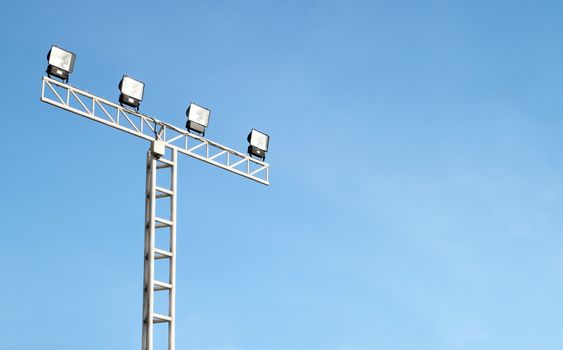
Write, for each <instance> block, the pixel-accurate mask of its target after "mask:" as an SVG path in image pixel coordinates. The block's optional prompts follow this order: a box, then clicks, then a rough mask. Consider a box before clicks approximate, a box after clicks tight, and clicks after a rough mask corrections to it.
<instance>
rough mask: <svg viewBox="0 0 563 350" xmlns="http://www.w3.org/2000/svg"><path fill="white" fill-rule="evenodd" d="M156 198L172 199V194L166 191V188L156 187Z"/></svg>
mask: <svg viewBox="0 0 563 350" xmlns="http://www.w3.org/2000/svg"><path fill="white" fill-rule="evenodd" d="M155 190H156V192H157V193H156V198H163V197H172V195H173V194H174V192H172V191H170V190H167V189H166V188H162V187H158V186H156V188H155Z"/></svg>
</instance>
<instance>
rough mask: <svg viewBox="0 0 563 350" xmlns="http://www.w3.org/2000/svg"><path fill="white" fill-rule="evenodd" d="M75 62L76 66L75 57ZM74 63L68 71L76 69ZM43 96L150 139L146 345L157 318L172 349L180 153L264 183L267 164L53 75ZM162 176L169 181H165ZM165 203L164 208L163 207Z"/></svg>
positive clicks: (151, 339)
mask: <svg viewBox="0 0 563 350" xmlns="http://www.w3.org/2000/svg"><path fill="white" fill-rule="evenodd" d="M49 63H50V64H51V60H50V62H49ZM71 64H72V65H74V57H72V61H71ZM72 65H71V66H70V69H68V68H67V71H69V72H70V71H72ZM49 69H50V70H48V73H50V74H54V75H57V71H56V69H58V68H57V67H55V68H51V65H50V66H49ZM53 69H54V71H53ZM69 72H66V71H63V73H62V75H63V76H62V78H63V80H65V81H67V80H68V73H69ZM64 73H66V79H64V78H65V76H64ZM59 77H60V78H61V76H59ZM41 101H43V102H46V103H48V104H51V105H53V106H56V107H59V108H62V109H64V110H66V111H70V112H73V113H75V114H78V115H80V116H83V117H85V118H88V119H90V120H93V121H96V122H99V123H101V124H104V125H107V126H111V127H113V128H115V129H118V130H121V131H124V132H126V133H129V134H131V135H134V136H137V137H140V138H142V139H145V140H147V141H150V142H151V146H150V149H149V151H148V153H147V164H146V181H147V182H146V192H145V195H146V199H145V248H144V266H145V268H144V278H143V317H142V325H143V326H142V327H143V332H142V350H153V344H154V336H153V333H154V327H155V324H159V323H164V324H167V325H168V339H167V346H168V349H169V350H174V347H175V336H174V329H175V319H176V317H175V316H176V315H175V300H176V219H177V217H176V193H177V190H178V186H177V172H178V170H177V164H178V154H184V155H187V156H190V157H193V158H195V159H198V160H201V161H204V162H206V163H208V164H211V165H214V166H216V167H219V168H221V169H223V170H227V171H229V172H232V173H235V174H238V175H241V176H243V177H245V178H247V179H250V180H253V181H256V182H258V183H261V184H264V185H269V165H268V164H267V163H265V162H263V161H261V160H258V159H255V158H252V157H250V156H248V155H246V154H243V153H240V152H237V151H235V150H232V149H230V148H227V147H225V146H222V145H220V144H218V143H216V142H213V141H210V140H208V139H206V138H204V137H201V136H197V135H194V134H191V133H189V132H187V131H185V130H183V129H180V128H177V127H175V126H172V125H170V124H167V123H165V122H162V121H160V120H157V119H155V118H153V117H150V116H147V115H143V114H141V113H139V112H138V111H135V110H132V109H129V108H125V107H123V106H121V105H118V104H115V103H113V102H110V101H108V100H106V99H103V98H100V97H97V96H95V95H93V94H90V93H88V92H86V91H82V90H79V89H77V88H75V87H72V86H70V85H69V84H66V83H62V82H59V81H57V80H55V79H52V78H51V77H43V84H42V90H41ZM163 177H164V178H167V180H166V181H161V180H160V179H161V178H163ZM161 206H163V207H164V208H165V210H161V209H160V208H161ZM157 208H158V209H157ZM157 213H167V217H161V216H163V215H162V214H158V215H160V216H157ZM158 235H165V237H166V238H167V239H165V240H164V241H165V242H166V246H160V245H158V244H157V240H158V239H157V237H158ZM157 261H165V262H167V264H166V266H167V274H166V275H167V278H166V280H157V279H156V278H155V263H156V262H157ZM156 293H168V298H167V300H168V305H164V307H163V306H162V305H159V310H161V309H162V310H167V312H166V313H156V312H155V306H156V302H155V295H158V294H156Z"/></svg>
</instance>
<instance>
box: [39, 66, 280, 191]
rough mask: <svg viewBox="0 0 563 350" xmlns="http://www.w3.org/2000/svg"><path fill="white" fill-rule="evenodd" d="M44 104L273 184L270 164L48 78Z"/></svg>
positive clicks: (43, 95) (42, 93) (45, 84)
mask: <svg viewBox="0 0 563 350" xmlns="http://www.w3.org/2000/svg"><path fill="white" fill-rule="evenodd" d="M41 101H42V102H45V103H48V104H51V105H53V106H56V107H59V108H62V109H64V110H67V111H69V112H73V113H75V114H78V115H81V116H83V117H86V118H88V119H90V120H93V121H96V122H98V123H102V124H105V125H107V126H111V127H113V128H115V129H118V130H121V131H125V132H127V133H129V134H131V135H135V136H137V137H140V138H142V139H145V140H148V141H153V140H155V139H157V140H159V141H163V142H164V143H165V145H166V147H168V148H170V149H173V150H176V151H178V152H179V153H183V154H185V155H187V156H190V157H192V158H195V159H199V160H201V161H204V162H206V163H209V164H211V165H215V166H216V167H219V168H221V169H224V170H227V171H230V172H232V173H235V174H238V175H240V176H243V177H246V178H248V179H251V180H254V181H256V182H259V183H261V184H263V185H269V184H270V182H269V167H270V165H269V164H268V163H264V162H261V161H259V160H257V159H254V158H251V157H250V156H248V155H246V154H243V153H240V152H237V151H235V150H233V149H230V148H228V147H225V146H222V145H220V144H218V143H216V142H213V141H211V140H208V139H206V138H204V137H199V136H196V135H193V134H190V133H188V132H187V131H185V130H182V129H180V128H177V127H175V126H173V125H170V124H168V123H166V122H163V121H160V120H157V119H155V118H152V117H150V116H147V115H144V114H141V113H138V112H136V111H133V110H131V109H128V108H124V107H122V106H120V105H118V104H115V103H113V102H110V101H108V100H106V99H103V98H101V97H98V96H95V95H93V94H90V93H88V92H86V91H83V90H80V89H77V88H75V87H73V86H70V85H68V84H64V83H61V82H59V81H57V80H54V79H51V78H49V77H43V84H42V89H41Z"/></svg>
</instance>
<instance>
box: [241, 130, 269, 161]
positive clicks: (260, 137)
mask: <svg viewBox="0 0 563 350" xmlns="http://www.w3.org/2000/svg"><path fill="white" fill-rule="evenodd" d="M246 139H247V140H248V143H249V144H250V145H249V146H248V154H249V155H251V156H254V157H256V158H258V159H261V160H262V161H264V160H265V159H266V152H268V145H269V143H270V136H268V134H264V133H263V132H260V131H258V130H256V129H252V131H250V134H248V137H247V138H246Z"/></svg>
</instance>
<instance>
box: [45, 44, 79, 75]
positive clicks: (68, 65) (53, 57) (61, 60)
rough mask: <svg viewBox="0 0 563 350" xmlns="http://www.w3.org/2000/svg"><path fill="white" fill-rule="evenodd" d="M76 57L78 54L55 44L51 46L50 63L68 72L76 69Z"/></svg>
mask: <svg viewBox="0 0 563 350" xmlns="http://www.w3.org/2000/svg"><path fill="white" fill-rule="evenodd" d="M75 58H76V55H75V54H73V53H72V52H69V51H66V50H63V49H61V48H60V47H58V46H55V45H53V46H51V51H49V64H50V65H51V66H55V67H57V68H60V69H62V70H64V71H65V72H68V73H72V70H73V69H74V60H75Z"/></svg>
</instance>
